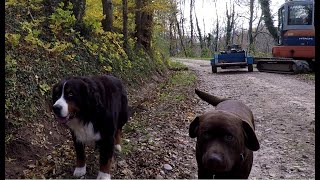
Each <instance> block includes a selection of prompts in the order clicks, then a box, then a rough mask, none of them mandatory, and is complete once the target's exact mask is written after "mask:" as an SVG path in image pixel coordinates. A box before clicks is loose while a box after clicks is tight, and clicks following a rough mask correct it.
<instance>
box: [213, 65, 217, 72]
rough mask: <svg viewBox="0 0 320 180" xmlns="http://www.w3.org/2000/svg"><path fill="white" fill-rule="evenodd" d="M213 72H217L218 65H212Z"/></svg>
mask: <svg viewBox="0 0 320 180" xmlns="http://www.w3.org/2000/svg"><path fill="white" fill-rule="evenodd" d="M212 73H217V66H215V65H212Z"/></svg>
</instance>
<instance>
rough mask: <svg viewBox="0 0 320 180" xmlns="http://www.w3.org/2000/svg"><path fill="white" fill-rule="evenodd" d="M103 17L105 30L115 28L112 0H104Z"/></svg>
mask: <svg viewBox="0 0 320 180" xmlns="http://www.w3.org/2000/svg"><path fill="white" fill-rule="evenodd" d="M102 11H103V19H102V21H101V23H102V28H103V30H104V31H112V28H113V4H112V0H102Z"/></svg>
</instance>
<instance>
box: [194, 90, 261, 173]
mask: <svg viewBox="0 0 320 180" xmlns="http://www.w3.org/2000/svg"><path fill="white" fill-rule="evenodd" d="M195 93H196V94H197V95H198V96H199V97H200V98H201V99H202V100H204V101H206V102H208V103H209V104H211V105H213V106H216V109H215V110H214V111H210V112H207V113H205V114H203V115H201V116H198V117H196V118H195V119H194V120H193V121H192V122H191V124H190V127H189V136H190V137H191V138H195V137H197V145H196V158H197V163H198V178H199V179H211V178H213V175H214V178H216V179H247V178H248V177H249V174H250V171H251V167H252V162H253V152H252V151H257V150H258V149H259V148H260V145H259V142H258V139H257V137H256V135H255V132H254V122H253V115H252V112H251V110H250V109H249V108H248V107H247V106H246V105H245V104H243V103H241V102H239V101H236V100H229V99H221V98H218V97H215V96H212V95H210V94H207V93H205V92H202V91H199V90H197V89H196V90H195Z"/></svg>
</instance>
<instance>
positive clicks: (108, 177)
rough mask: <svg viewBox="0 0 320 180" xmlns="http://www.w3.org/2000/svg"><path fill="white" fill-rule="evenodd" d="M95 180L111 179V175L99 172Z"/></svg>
mask: <svg viewBox="0 0 320 180" xmlns="http://www.w3.org/2000/svg"><path fill="white" fill-rule="evenodd" d="M97 179H111V175H110V174H108V173H104V172H101V171H99V174H98V177H97Z"/></svg>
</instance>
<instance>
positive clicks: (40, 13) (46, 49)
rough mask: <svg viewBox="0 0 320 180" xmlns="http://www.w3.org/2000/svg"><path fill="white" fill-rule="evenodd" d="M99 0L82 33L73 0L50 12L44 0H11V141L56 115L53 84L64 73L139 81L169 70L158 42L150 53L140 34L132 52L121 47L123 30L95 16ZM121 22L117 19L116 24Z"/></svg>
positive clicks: (8, 102)
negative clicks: (26, 128) (22, 130)
mask: <svg viewBox="0 0 320 180" xmlns="http://www.w3.org/2000/svg"><path fill="white" fill-rule="evenodd" d="M119 2H120V1H119ZM95 3H97V2H96V1H95V0H91V1H88V2H87V5H88V8H87V12H86V16H85V17H84V25H83V29H84V31H85V34H83V33H80V32H79V31H77V30H76V29H77V27H76V19H75V17H74V16H73V15H72V4H71V3H69V4H63V3H60V4H59V5H58V6H57V7H56V8H55V9H54V12H53V13H52V14H49V15H48V12H47V11H46V6H45V4H44V1H43V0H31V1H20V0H6V4H5V10H6V16H5V21H6V27H5V76H6V78H5V91H6V93H5V98H6V99H5V126H6V143H9V142H10V141H11V140H12V139H14V138H15V135H14V134H15V132H16V130H18V129H19V128H21V127H23V126H26V125H27V124H28V123H29V122H32V121H38V120H45V119H51V118H52V115H51V110H50V104H51V103H52V102H51V100H50V99H51V97H50V96H51V87H52V86H53V84H55V83H56V82H58V81H59V80H60V79H61V78H64V77H67V76H78V75H100V74H113V75H115V76H117V77H119V78H120V79H122V81H123V82H124V83H125V84H126V85H127V86H128V87H131V86H132V87H134V86H140V85H141V84H142V83H144V82H146V81H148V80H149V78H150V77H151V76H152V75H154V74H155V73H158V74H161V73H163V72H164V71H166V67H167V55H165V54H164V53H163V52H164V51H163V50H162V49H160V48H161V47H160V48H158V47H153V51H154V52H153V54H152V57H151V56H150V55H149V54H147V53H146V52H145V51H143V50H135V49H134V44H135V39H133V38H130V39H129V49H130V50H131V51H132V52H133V51H134V53H131V56H130V58H129V57H128V55H127V54H126V52H125V51H124V49H123V47H122V43H123V42H122V37H123V36H122V34H120V33H117V32H104V31H103V30H102V27H101V22H100V20H99V18H101V17H100V15H101V14H100V15H99V13H97V16H92V14H93V13H92V11H95V10H96V8H98V7H97V6H95ZM99 3H101V2H100V1H99ZM115 13H118V12H115ZM120 25H121V24H119V23H118V22H117V21H115V26H120ZM130 28H131V29H132V28H133V27H131V26H130V27H129V29H130ZM155 41H157V40H155ZM163 48H165V47H163ZM160 52H161V53H160Z"/></svg>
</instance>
